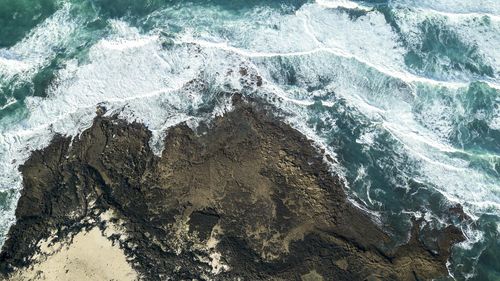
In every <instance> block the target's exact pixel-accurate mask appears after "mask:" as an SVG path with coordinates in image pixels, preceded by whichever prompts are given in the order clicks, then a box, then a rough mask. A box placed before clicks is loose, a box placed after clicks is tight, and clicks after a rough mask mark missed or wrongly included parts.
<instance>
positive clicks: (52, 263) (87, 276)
mask: <svg viewBox="0 0 500 281" xmlns="http://www.w3.org/2000/svg"><path fill="white" fill-rule="evenodd" d="M40 246H41V247H40V249H41V250H42V252H43V255H39V256H36V257H35V258H34V259H35V260H36V262H35V263H34V264H33V265H32V266H31V267H30V268H28V269H20V270H19V271H18V272H16V273H15V274H14V275H13V276H12V277H11V278H10V279H9V281H27V280H51V281H52V280H53V281H63V280H64V281H66V280H67V281H70V280H71V281H73V280H78V281H84V280H92V281H100V280H103V281H104V280H106V281H109V280H117V281H118V280H120V281H121V280H126V281H128V280H138V275H137V273H136V272H135V271H134V270H133V269H132V267H131V266H130V264H129V263H128V262H127V258H126V256H125V254H124V252H123V251H122V250H121V249H120V248H119V247H118V245H113V244H112V242H111V241H110V240H109V239H108V238H106V236H104V235H103V234H102V233H101V231H100V230H99V229H98V228H93V229H91V230H90V231H88V232H85V231H82V232H80V233H78V234H77V235H76V236H75V237H74V238H73V240H72V242H70V243H69V244H63V243H58V244H56V245H50V246H49V243H48V242H44V243H42V244H41V245H40Z"/></svg>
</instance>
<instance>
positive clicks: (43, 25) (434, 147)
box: [0, 0, 500, 280]
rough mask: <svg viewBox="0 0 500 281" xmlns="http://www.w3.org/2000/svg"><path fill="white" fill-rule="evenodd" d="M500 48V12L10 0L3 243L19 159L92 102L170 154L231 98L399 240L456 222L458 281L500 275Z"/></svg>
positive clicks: (2, 122) (4, 21) (5, 13)
mask: <svg viewBox="0 0 500 281" xmlns="http://www.w3.org/2000/svg"><path fill="white" fill-rule="evenodd" d="M499 46H500V2H499V1H497V0H476V1H471V0H469V1H463V0H435V1H431V0H415V1H410V0H394V1H388V0H372V1H346V0H330V1H328V0H322V1H321V0H317V1H299V0H296V1H263V0H251V1H239V0H237V1H234V0H233V1H222V0H218V1H215V0H213V1H201V0H199V1H174V0H171V1H166V0H148V1H134V0H93V1H84V0H58V1H56V0H43V1H33V0H22V1H21V0H15V1H14V0H0V242H1V241H3V239H4V238H5V233H6V231H7V230H8V227H9V226H10V225H11V224H12V223H14V221H13V210H14V208H15V203H16V200H17V198H18V194H19V193H18V191H19V190H20V189H21V188H22V184H21V177H20V174H19V173H18V172H17V167H18V165H19V164H21V163H22V162H23V161H25V159H26V158H27V157H28V156H29V153H30V152H31V151H32V150H34V149H39V148H43V147H44V146H46V145H47V144H48V142H49V141H50V139H51V137H52V136H53V135H54V134H55V133H62V134H66V135H71V136H74V135H77V134H78V133H79V132H81V131H82V130H84V129H85V128H86V127H88V126H89V124H90V122H91V120H92V118H93V116H94V110H95V107H96V105H98V104H104V105H106V106H107V107H108V108H110V109H111V110H112V112H117V113H119V114H120V116H122V117H123V118H127V119H129V120H137V121H140V122H144V123H145V124H146V125H147V126H148V127H149V128H150V129H151V130H152V132H153V136H154V139H153V140H152V143H151V144H152V145H153V147H155V148H156V149H157V151H160V150H161V147H160V146H159V142H158V140H159V139H161V137H162V132H163V131H164V130H165V129H166V128H168V127H169V126H172V125H174V124H177V123H178V122H182V121H188V122H189V123H190V124H196V122H198V121H200V120H205V119H210V118H212V117H213V116H215V115H217V114H221V113H222V112H224V111H225V110H228V107H229V105H228V101H227V99H226V95H225V94H224V93H227V92H235V91H237V92H241V93H243V94H244V95H246V96H251V97H258V98H262V99H266V100H267V101H268V102H270V103H272V104H273V105H274V106H275V108H276V114H278V115H280V116H283V117H284V118H285V120H286V121H287V122H288V123H289V124H291V125H292V126H293V127H295V128H296V129H298V130H299V131H301V132H302V133H304V134H305V135H307V136H308V137H310V138H311V139H313V140H315V142H316V143H317V145H318V146H320V147H322V148H324V149H325V151H326V152H327V153H329V154H330V155H331V156H332V158H333V159H335V161H334V163H332V168H333V169H334V170H335V171H336V172H337V173H340V174H341V175H342V177H343V178H344V179H345V182H346V185H347V187H348V192H349V193H350V196H351V197H352V198H353V201H355V202H357V203H358V204H360V205H361V206H362V207H363V208H366V209H367V210H369V211H370V212H372V213H373V214H374V215H375V216H376V217H377V218H378V219H379V221H380V223H381V225H382V226H383V227H384V228H385V229H386V230H387V231H388V232H389V233H390V234H391V235H393V236H394V237H395V238H396V239H397V240H398V241H401V242H403V241H404V240H405V239H406V237H407V233H408V230H409V228H410V218H411V217H412V216H419V217H423V218H424V219H425V220H426V221H427V222H428V223H429V224H430V225H431V226H432V227H435V228H441V227H444V226H445V225H446V224H448V223H455V224H456V225H457V226H459V227H461V228H462V229H463V230H464V232H465V233H466V235H467V241H466V242H464V243H462V244H460V245H457V246H456V247H455V248H454V251H453V256H452V258H451V259H450V262H449V272H450V277H449V278H450V279H453V278H454V279H456V280H500V78H499V75H500V48H499ZM241 68H245V69H247V73H248V75H247V76H245V77H241V75H240V69H241ZM252 75H253V76H252ZM255 75H260V76H262V77H263V80H264V83H263V85H262V87H256V85H255V82H254V81H252V77H255ZM193 79H194V80H195V81H198V83H195V85H197V86H192V87H186V86H185V84H186V82H188V81H191V80H193ZM456 204H461V205H462V206H463V207H464V210H465V211H466V213H467V214H468V215H469V216H470V217H471V222H469V223H459V222H458V221H457V220H454V219H453V218H450V216H449V215H448V212H447V210H448V209H449V208H450V207H453V206H455V205H456Z"/></svg>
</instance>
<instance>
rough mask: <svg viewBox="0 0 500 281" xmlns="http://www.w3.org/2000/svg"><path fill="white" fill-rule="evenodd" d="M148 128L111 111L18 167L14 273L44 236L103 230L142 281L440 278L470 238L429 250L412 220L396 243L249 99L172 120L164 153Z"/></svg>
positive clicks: (452, 231)
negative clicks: (205, 117) (191, 118)
mask: <svg viewBox="0 0 500 281" xmlns="http://www.w3.org/2000/svg"><path fill="white" fill-rule="evenodd" d="M201 128H205V129H201ZM150 138H151V133H150V132H149V131H148V130H147V129H146V128H145V127H144V125H142V124H138V123H127V122H126V121H124V120H120V119H118V118H117V117H104V116H103V115H102V112H100V113H99V115H98V117H96V118H95V120H94V123H93V126H92V127H91V128H89V129H88V130H86V131H85V132H83V134H82V135H81V136H80V137H79V138H77V139H74V140H71V139H69V138H65V137H62V136H57V137H55V138H54V140H53V141H52V143H51V144H50V145H49V146H48V147H47V148H45V149H43V150H39V151H35V152H34V153H33V154H32V155H31V157H30V158H29V160H28V161H27V162H26V163H25V164H24V165H22V166H21V168H20V170H21V172H22V174H23V178H24V189H23V191H22V194H21V198H20V200H19V203H18V206H17V210H16V217H17V222H16V224H15V225H14V226H13V227H12V228H11V229H10V232H9V235H8V240H7V241H6V243H5V244H4V246H3V249H2V252H1V254H0V269H1V272H2V274H3V276H4V278H12V279H14V277H15V278H20V277H19V276H21V277H22V273H23V272H28V271H30V272H32V271H33V270H36V269H37V268H41V267H40V266H39V265H40V264H41V263H43V260H46V259H47V258H49V257H50V255H52V254H53V253H48V252H46V251H45V252H44V251H43V249H42V247H41V245H42V244H46V243H50V244H58V243H59V244H61V245H64V246H63V247H69V248H71V247H73V246H72V245H74V243H73V242H72V241H71V238H72V237H73V238H74V237H77V236H78V237H80V236H79V235H82V233H86V232H87V231H95V229H96V227H98V228H99V229H100V231H101V232H102V235H103V236H105V237H106V239H109V240H111V241H113V242H114V243H115V245H119V247H120V248H121V250H122V251H123V253H124V255H125V256H126V257H127V260H128V263H129V264H130V266H131V267H132V268H133V270H134V271H135V272H136V273H134V274H128V275H127V276H128V277H127V278H130V279H136V278H137V276H139V277H138V278H139V279H143V280H192V279H196V280H237V278H240V279H241V280H430V279H433V278H438V277H446V276H447V269H446V262H447V260H448V258H449V257H450V248H451V246H452V245H453V244H454V243H456V242H458V241H461V240H462V239H463V236H462V233H461V232H460V231H459V230H458V229H457V228H455V227H448V228H446V229H444V230H441V231H436V233H434V237H435V239H436V243H435V246H434V247H432V248H430V246H428V243H427V244H426V243H423V242H421V241H420V239H419V229H420V228H419V224H418V223H415V224H414V228H413V230H412V233H411V238H410V240H409V242H408V243H407V244H406V245H402V246H399V247H397V248H393V247H390V246H389V245H391V238H390V237H389V236H388V235H387V234H386V233H385V232H384V231H383V230H382V229H380V228H379V227H378V226H377V224H375V223H374V222H373V221H372V220H371V219H370V217H369V216H368V215H367V214H365V213H364V212H363V211H361V210H360V209H358V208H356V207H355V206H353V205H352V204H351V203H350V202H349V201H348V200H347V197H346V194H345V191H344V190H343V186H342V183H341V181H340V180H339V178H337V177H336V176H334V175H332V172H331V171H330V169H329V166H328V165H327V164H326V163H325V162H324V161H323V155H322V154H321V153H319V152H318V150H317V149H316V148H315V147H314V146H313V144H312V142H311V141H310V140H308V139H306V138H305V137H304V136H303V135H301V134H300V133H299V132H297V131H296V130H294V129H292V128H291V127H290V126H288V125H286V124H284V123H283V122H281V121H279V120H278V119H276V118H275V117H272V116H269V115H267V114H266V110H265V109H263V108H261V107H259V106H257V105H255V104H252V103H251V102H243V101H241V99H239V98H235V101H234V109H233V111H231V112H228V113H226V114H225V115H224V116H222V117H218V118H216V119H215V120H214V121H213V122H212V123H211V124H209V125H208V126H200V129H199V131H197V132H194V131H193V130H192V129H190V128H189V127H188V126H186V125H185V124H180V125H178V126H175V127H173V128H170V129H169V130H168V132H167V136H166V138H165V141H164V146H165V149H164V150H163V154H162V157H157V156H155V155H154V153H153V152H152V150H151V148H150V146H149V140H150ZM94 255H96V256H97V255H100V253H99V252H95V253H94ZM83 263H85V261H83ZM67 270H70V269H67ZM104 270H105V268H104ZM67 273H68V272H66V273H65V274H67ZM16 276H17V277H16ZM40 276H41V275H40ZM82 278H88V279H93V278H94V280H95V278H98V277H95V276H94V277H89V276H87V275H85V276H83V277H82ZM42 279H43V278H42ZM62 279H64V277H63V278H62ZM16 280H18V279H16ZM21 280H23V279H21ZM47 280H48V279H47Z"/></svg>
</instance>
